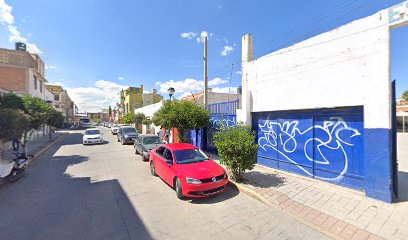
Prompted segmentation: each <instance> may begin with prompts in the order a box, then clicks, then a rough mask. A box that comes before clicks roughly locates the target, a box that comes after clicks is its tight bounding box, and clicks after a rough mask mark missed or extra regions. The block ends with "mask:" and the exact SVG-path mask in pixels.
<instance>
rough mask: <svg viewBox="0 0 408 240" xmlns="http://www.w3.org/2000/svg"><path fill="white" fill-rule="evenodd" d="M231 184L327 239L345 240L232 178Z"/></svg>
mask: <svg viewBox="0 0 408 240" xmlns="http://www.w3.org/2000/svg"><path fill="white" fill-rule="evenodd" d="M229 182H230V184H231V185H234V186H235V187H236V188H237V189H238V190H239V191H240V192H243V193H245V194H247V195H248V196H250V197H253V198H256V199H257V200H259V201H261V202H263V203H265V204H266V205H268V206H270V207H273V208H275V209H278V210H281V211H282V212H284V213H285V214H288V215H290V216H291V217H293V218H294V219H295V220H296V221H298V222H300V223H302V224H304V225H306V226H308V227H310V228H312V229H315V230H317V231H318V232H320V233H322V234H324V235H326V236H327V237H329V238H331V239H336V240H343V238H340V237H339V236H337V235H334V234H333V233H331V232H329V231H327V230H326V229H323V228H320V227H318V226H316V225H314V224H311V223H310V222H307V221H305V220H304V219H302V218H300V217H299V216H297V215H295V214H293V213H291V212H289V211H285V210H283V209H282V208H281V207H279V206H278V205H275V204H273V203H271V202H270V201H268V200H267V199H266V198H264V197H263V196H261V195H260V194H259V193H257V192H255V191H254V190H252V189H250V188H247V187H244V186H242V184H240V183H237V182H235V181H233V180H231V178H229Z"/></svg>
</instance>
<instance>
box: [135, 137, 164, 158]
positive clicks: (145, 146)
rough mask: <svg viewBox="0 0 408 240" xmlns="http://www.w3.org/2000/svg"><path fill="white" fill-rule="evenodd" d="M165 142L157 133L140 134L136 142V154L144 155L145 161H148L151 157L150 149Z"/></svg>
mask: <svg viewBox="0 0 408 240" xmlns="http://www.w3.org/2000/svg"><path fill="white" fill-rule="evenodd" d="M163 144H164V143H163V142H162V140H161V139H160V137H159V136H156V135H139V136H138V137H137V138H136V139H135V142H134V145H133V146H134V148H135V154H140V155H142V159H143V161H148V160H149V158H150V151H151V150H152V149H155V148H157V147H159V146H161V145H163Z"/></svg>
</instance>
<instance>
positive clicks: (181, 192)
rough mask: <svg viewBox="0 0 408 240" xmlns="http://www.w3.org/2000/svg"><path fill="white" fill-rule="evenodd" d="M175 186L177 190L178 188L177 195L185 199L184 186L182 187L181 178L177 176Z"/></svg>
mask: <svg viewBox="0 0 408 240" xmlns="http://www.w3.org/2000/svg"><path fill="white" fill-rule="evenodd" d="M174 188H175V190H176V195H177V197H178V198H179V199H183V198H184V195H183V188H182V187H181V182H180V179H178V178H176V181H175V186H174Z"/></svg>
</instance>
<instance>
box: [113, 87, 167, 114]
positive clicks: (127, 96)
mask: <svg viewBox="0 0 408 240" xmlns="http://www.w3.org/2000/svg"><path fill="white" fill-rule="evenodd" d="M119 95H120V116H122V117H123V116H125V115H126V114H128V113H130V112H133V111H134V110H135V109H138V108H141V107H144V106H148V105H150V104H154V103H158V102H160V101H161V100H162V99H163V97H162V96H161V95H160V94H157V91H156V89H153V91H152V92H151V93H143V85H141V86H140V87H129V88H127V89H125V90H122V91H120V93H119Z"/></svg>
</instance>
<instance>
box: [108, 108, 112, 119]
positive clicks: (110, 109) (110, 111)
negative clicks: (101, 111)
mask: <svg viewBox="0 0 408 240" xmlns="http://www.w3.org/2000/svg"><path fill="white" fill-rule="evenodd" d="M111 116H112V108H111V106H109V118H110V117H111Z"/></svg>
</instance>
